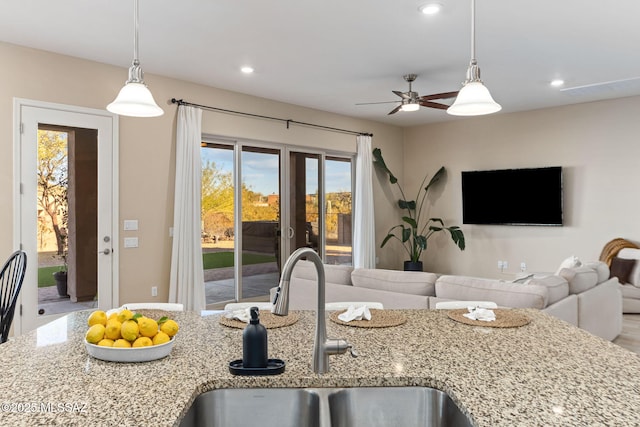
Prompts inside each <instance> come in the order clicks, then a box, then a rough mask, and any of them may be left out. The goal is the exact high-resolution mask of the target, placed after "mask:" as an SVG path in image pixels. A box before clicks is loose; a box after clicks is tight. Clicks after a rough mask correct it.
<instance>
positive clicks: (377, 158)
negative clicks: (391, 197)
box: [373, 148, 398, 184]
mask: <svg viewBox="0 0 640 427" xmlns="http://www.w3.org/2000/svg"><path fill="white" fill-rule="evenodd" d="M373 158H374V160H373V164H374V165H376V166H377V167H379V168H380V169H382V170H383V171H385V172H386V173H387V174H388V175H389V182H391V183H392V184H395V183H396V182H398V178H396V177H395V175H394V174H393V173H392V172H391V171H390V170H389V168H388V167H387V164H386V163H385V162H384V159H383V158H382V150H380V149H379V148H374V149H373Z"/></svg>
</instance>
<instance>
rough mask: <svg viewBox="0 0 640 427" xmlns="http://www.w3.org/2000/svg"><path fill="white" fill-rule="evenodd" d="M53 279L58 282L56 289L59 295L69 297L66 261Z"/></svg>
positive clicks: (54, 274)
mask: <svg viewBox="0 0 640 427" xmlns="http://www.w3.org/2000/svg"><path fill="white" fill-rule="evenodd" d="M65 258H66V257H65ZM53 279H54V280H55V281H56V288H57V289H58V295H60V296H61V297H66V296H67V262H66V260H65V263H64V265H63V266H62V267H60V270H59V271H56V272H55V273H53Z"/></svg>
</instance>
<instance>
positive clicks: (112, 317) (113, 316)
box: [107, 311, 118, 322]
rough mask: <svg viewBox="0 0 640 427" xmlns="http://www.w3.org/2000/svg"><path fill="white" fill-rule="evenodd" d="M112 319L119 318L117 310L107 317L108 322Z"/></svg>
mask: <svg viewBox="0 0 640 427" xmlns="http://www.w3.org/2000/svg"><path fill="white" fill-rule="evenodd" d="M111 319H116V320H117V319H118V312H117V311H114V312H113V313H111V314H110V315H109V317H107V322H108V321H109V320H111Z"/></svg>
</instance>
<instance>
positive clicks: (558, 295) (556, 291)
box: [526, 274, 569, 305]
mask: <svg viewBox="0 0 640 427" xmlns="http://www.w3.org/2000/svg"><path fill="white" fill-rule="evenodd" d="M526 285H539V286H545V287H546V288H547V291H548V292H549V301H548V304H549V305H551V304H554V303H556V302H558V301H560V300H561V299H564V298H566V297H568V296H569V283H567V281H566V280H564V278H562V277H560V276H556V275H555V274H550V275H548V276H545V277H535V276H534V277H533V278H532V279H530V280H529V281H528V282H527V283H526Z"/></svg>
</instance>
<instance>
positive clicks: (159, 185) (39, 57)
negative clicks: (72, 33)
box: [0, 43, 403, 302]
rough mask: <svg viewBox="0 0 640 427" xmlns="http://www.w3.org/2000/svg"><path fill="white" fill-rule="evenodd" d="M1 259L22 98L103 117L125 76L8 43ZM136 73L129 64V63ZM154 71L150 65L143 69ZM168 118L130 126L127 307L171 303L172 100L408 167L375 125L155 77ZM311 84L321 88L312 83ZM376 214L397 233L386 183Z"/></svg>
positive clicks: (123, 199) (227, 127)
mask: <svg viewBox="0 0 640 427" xmlns="http://www.w3.org/2000/svg"><path fill="white" fill-rule="evenodd" d="M0 63H1V64H2V66H1V67H0V73H1V74H0V147H2V150H3V152H4V153H5V155H4V156H2V157H1V158H0V204H1V206H2V207H3V209H1V210H0V224H5V225H6V227H5V228H4V229H3V231H2V236H1V238H0V254H6V255H7V256H8V254H9V253H10V252H11V251H12V250H13V243H12V234H13V227H12V224H13V217H12V213H13V206H14V201H13V194H12V183H13V160H12V157H13V127H12V126H13V122H12V115H13V98H14V97H18V98H26V99H33V100H38V101H47V102H55V103H61V104H69V105H75V106H81V107H90V108H99V109H103V108H105V106H106V105H107V104H108V103H109V102H111V101H112V100H113V98H114V97H115V95H116V94H117V92H118V90H120V88H121V87H122V85H123V83H124V80H125V79H126V74H127V70H126V69H125V68H119V67H113V66H108V65H104V64H100V63H96V62H91V61H86V60H81V59H77V58H71V57H67V56H62V55H57V54H54V53H49V52H43V51H38V50H33V49H26V48H22V47H18V46H14V45H9V44H4V43H0ZM123 65H128V64H123ZM143 65H144V64H143ZM145 80H146V82H147V84H148V85H149V87H150V88H151V90H152V92H153V94H154V97H155V98H156V101H157V102H158V103H159V104H160V105H161V106H162V107H163V109H164V110H165V114H164V116H162V117H159V118H150V119H139V118H128V117H122V118H120V135H119V136H120V155H119V174H120V197H119V204H120V214H119V216H120V238H121V242H120V244H119V247H118V248H117V250H119V253H120V272H119V279H120V302H126V301H129V302H131V301H149V300H152V298H151V286H158V287H159V295H158V299H157V300H158V301H165V300H166V299H167V295H168V282H169V264H170V259H171V239H170V237H169V227H170V226H171V225H172V220H173V207H172V206H173V180H174V161H175V121H176V108H177V107H176V106H175V105H170V104H168V100H170V99H171V98H172V97H175V98H183V99H185V100H188V101H191V102H195V103H199V104H206V105H212V106H216V107H222V108H227V109H231V110H239V111H245V112H251V113H255V114H263V115H269V116H276V117H282V118H286V119H294V120H298V121H305V122H312V123H317V124H322V125H326V126H332V127H338V128H345V129H352V130H357V131H365V132H371V133H373V134H374V146H380V147H383V148H386V151H387V152H389V155H388V161H389V163H390V165H391V166H395V167H396V169H398V168H399V167H400V165H401V163H402V156H403V152H402V137H403V133H402V129H401V128H396V127H393V126H388V125H383V124H379V123H374V122H370V121H364V120H357V119H353V118H349V117H344V116H339V115H335V114H329V113H325V112H321V111H317V110H312V109H306V108H301V107H297V106H294V105H289V104H284V103H279V102H275V101H270V100H266V99H261V98H256V97H252V96H248V95H242V94H238V93H232V92H229V91H225V90H220V89H215V88H211V87H206V86H202V85H197V84H192V83H187V82H184V81H179V80H175V79H170V78H165V77H160V76H154V75H151V74H146V75H145ZM310 83H311V84H312V83H313V82H310ZM203 131H204V132H205V133H210V134H215V135H226V136H231V137H237V138H249V139H255V140H261V141H270V142H277V143H286V144H293V145H299V146H307V147H315V146H317V147H323V148H328V149H332V150H339V151H344V152H354V151H355V137H354V136H350V135H344V134H339V133H333V132H325V131H320V130H317V129H312V128H305V127H299V126H292V127H291V128H290V129H289V130H287V129H286V127H285V126H284V125H283V124H282V123H278V122H273V121H266V120H256V119H249V118H243V117H239V116H233V115H228V114H221V113H214V112H207V111H205V112H204V113H203ZM374 185H375V186H376V187H375V188H374V192H375V194H376V196H375V197H376V200H375V206H376V214H377V215H378V219H377V233H378V235H380V234H382V233H383V231H384V230H386V229H387V228H388V227H389V224H390V221H391V220H392V217H391V216H390V215H388V216H386V217H385V216H384V215H382V212H384V211H385V210H388V209H387V205H386V201H385V199H384V198H383V197H381V196H380V194H381V192H380V191H378V190H379V187H378V186H377V183H376V184H374ZM124 219H137V220H138V221H139V231H137V232H130V231H127V232H125V231H123V230H122V221H123V220H124ZM134 235H136V236H138V237H139V245H140V246H139V248H135V249H124V248H123V247H122V239H123V238H124V237H128V236H134ZM393 257H394V255H393V254H392V253H389V252H387V251H385V252H381V253H380V262H381V264H380V265H381V266H388V265H392V264H394V262H395V261H394V259H393Z"/></svg>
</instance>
